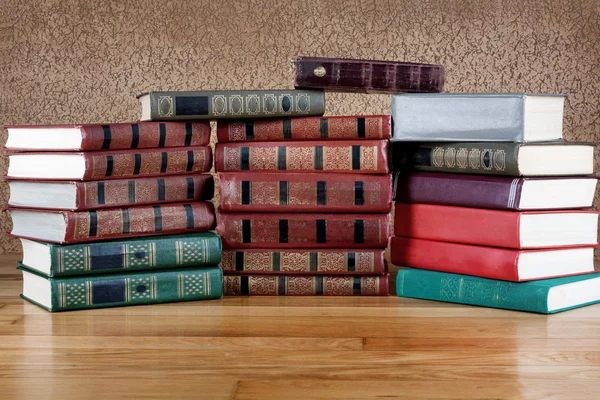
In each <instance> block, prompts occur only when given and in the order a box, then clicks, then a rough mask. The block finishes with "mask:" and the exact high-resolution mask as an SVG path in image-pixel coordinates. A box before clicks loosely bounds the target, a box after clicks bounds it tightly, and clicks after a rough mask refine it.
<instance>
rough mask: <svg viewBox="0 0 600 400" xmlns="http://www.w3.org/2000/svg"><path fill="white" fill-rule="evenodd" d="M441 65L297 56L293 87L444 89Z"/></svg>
mask: <svg viewBox="0 0 600 400" xmlns="http://www.w3.org/2000/svg"><path fill="white" fill-rule="evenodd" d="M445 75H446V74H445V70H444V67H443V66H442V65H436V64H419V63H411V62H399V61H385V60H358V59H350V58H327V57H297V58H296V76H295V81H294V86H296V87H300V88H322V89H326V90H331V91H342V92H359V93H369V92H381V93H398V92H442V91H443V90H444V81H445Z"/></svg>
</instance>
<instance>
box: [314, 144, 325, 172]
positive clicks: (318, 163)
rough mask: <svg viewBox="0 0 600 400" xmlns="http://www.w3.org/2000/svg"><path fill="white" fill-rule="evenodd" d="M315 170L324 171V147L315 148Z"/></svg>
mask: <svg viewBox="0 0 600 400" xmlns="http://www.w3.org/2000/svg"><path fill="white" fill-rule="evenodd" d="M314 163H315V170H317V171H321V170H323V146H315V159H314Z"/></svg>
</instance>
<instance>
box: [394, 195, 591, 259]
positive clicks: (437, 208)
mask: <svg viewBox="0 0 600 400" xmlns="http://www.w3.org/2000/svg"><path fill="white" fill-rule="evenodd" d="M598 214H599V213H598V212H596V211H585V210H568V211H567V210H561V211H506V210H491V209H485V208H468V207H453V206H441V205H435V204H405V203H396V204H395V215H394V234H395V235H396V236H404V237H411V238H416V239H428V240H439V241H442V242H455V243H466V244H476V245H481V246H492V247H507V248H511V249H534V248H551V247H562V246H579V245H596V244H597V242H598V239H597V233H598Z"/></svg>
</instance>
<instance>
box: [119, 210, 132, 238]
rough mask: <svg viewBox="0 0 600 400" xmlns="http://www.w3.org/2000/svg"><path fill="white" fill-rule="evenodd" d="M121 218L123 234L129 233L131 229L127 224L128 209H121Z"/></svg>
mask: <svg viewBox="0 0 600 400" xmlns="http://www.w3.org/2000/svg"><path fill="white" fill-rule="evenodd" d="M121 218H123V233H129V230H130V229H131V226H130V223H129V208H123V209H121Z"/></svg>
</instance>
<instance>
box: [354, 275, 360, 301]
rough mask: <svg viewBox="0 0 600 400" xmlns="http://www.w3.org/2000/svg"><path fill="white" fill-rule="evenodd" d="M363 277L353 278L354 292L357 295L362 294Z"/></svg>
mask: <svg viewBox="0 0 600 400" xmlns="http://www.w3.org/2000/svg"><path fill="white" fill-rule="evenodd" d="M361 280H362V279H361V277H360V276H355V277H353V278H352V293H353V294H354V295H355V296H358V295H360V292H361V290H360V289H361Z"/></svg>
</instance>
